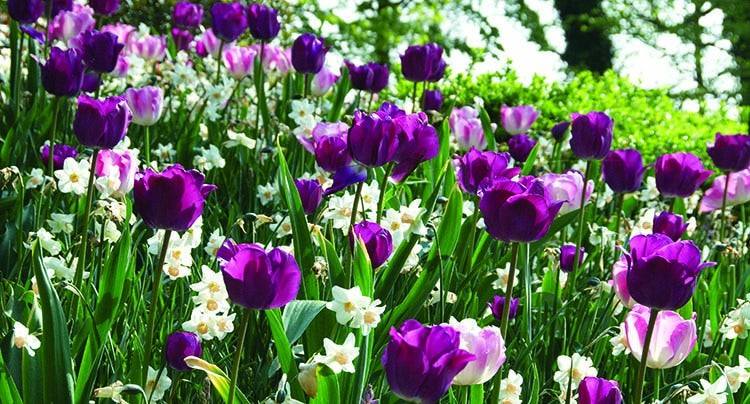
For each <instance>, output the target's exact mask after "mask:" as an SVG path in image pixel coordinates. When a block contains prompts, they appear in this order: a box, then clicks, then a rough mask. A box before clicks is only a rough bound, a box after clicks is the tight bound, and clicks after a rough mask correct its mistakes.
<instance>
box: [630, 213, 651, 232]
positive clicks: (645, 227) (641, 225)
mask: <svg viewBox="0 0 750 404" xmlns="http://www.w3.org/2000/svg"><path fill="white" fill-rule="evenodd" d="M655 215H656V210H655V209H646V210H645V211H641V212H640V215H639V216H638V220H637V221H636V222H635V223H634V224H633V230H632V231H631V232H630V238H633V237H635V236H637V235H649V234H652V233H653V232H654V216H655Z"/></svg>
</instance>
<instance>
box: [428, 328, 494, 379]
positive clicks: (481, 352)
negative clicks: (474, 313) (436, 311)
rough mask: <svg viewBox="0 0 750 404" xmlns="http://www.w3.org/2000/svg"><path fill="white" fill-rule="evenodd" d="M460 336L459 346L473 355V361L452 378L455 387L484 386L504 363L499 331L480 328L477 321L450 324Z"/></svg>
mask: <svg viewBox="0 0 750 404" xmlns="http://www.w3.org/2000/svg"><path fill="white" fill-rule="evenodd" d="M442 325H443V326H448V325H449V326H450V327H453V329H454V330H456V331H458V333H459V335H460V336H461V344H460V346H462V347H464V349H465V350H466V351H468V352H469V353H471V354H472V355H474V360H473V361H471V362H469V363H468V364H467V365H466V367H465V368H464V369H463V370H462V371H461V372H459V373H458V374H457V375H456V377H454V378H453V384H454V385H457V386H469V385H474V384H484V383H486V382H487V381H489V380H490V379H492V378H493V377H494V376H495V374H496V373H497V371H498V370H499V369H500V366H502V364H503V363H504V362H505V341H504V340H503V335H502V333H501V332H500V329H499V328H497V327H495V326H491V325H490V326H486V327H480V326H479V324H477V320H475V319H473V318H467V319H464V320H461V321H456V320H455V319H453V318H451V321H450V324H442Z"/></svg>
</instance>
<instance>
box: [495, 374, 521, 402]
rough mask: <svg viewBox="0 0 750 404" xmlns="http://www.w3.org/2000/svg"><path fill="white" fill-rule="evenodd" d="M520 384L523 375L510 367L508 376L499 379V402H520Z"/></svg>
mask: <svg viewBox="0 0 750 404" xmlns="http://www.w3.org/2000/svg"><path fill="white" fill-rule="evenodd" d="M522 384H523V376H521V375H519V374H518V373H516V372H515V371H514V370H513V369H510V370H509V371H508V377H506V378H505V379H503V380H501V381H500V403H501V404H521V403H522V401H521V393H522V389H521V385H522Z"/></svg>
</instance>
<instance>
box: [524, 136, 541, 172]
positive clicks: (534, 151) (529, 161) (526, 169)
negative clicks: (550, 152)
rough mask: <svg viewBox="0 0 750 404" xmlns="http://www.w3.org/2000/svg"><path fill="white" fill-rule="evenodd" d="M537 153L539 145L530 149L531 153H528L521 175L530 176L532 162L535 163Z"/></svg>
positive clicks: (532, 166) (532, 167)
mask: <svg viewBox="0 0 750 404" xmlns="http://www.w3.org/2000/svg"><path fill="white" fill-rule="evenodd" d="M538 152H539V143H537V144H536V145H534V148H533V149H531V152H529V157H528V158H526V162H525V163H523V169H522V170H521V175H529V174H531V170H533V169H534V162H535V161H536V154H537V153H538Z"/></svg>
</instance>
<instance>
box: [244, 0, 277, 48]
mask: <svg viewBox="0 0 750 404" xmlns="http://www.w3.org/2000/svg"><path fill="white" fill-rule="evenodd" d="M247 22H248V25H249V27H250V34H251V35H252V36H253V38H255V39H257V40H260V41H270V40H271V39H273V38H276V35H278V34H279V29H280V28H281V26H280V24H279V13H278V11H276V9H274V8H271V7H268V6H266V5H263V4H258V3H253V4H250V5H249V6H247Z"/></svg>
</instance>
